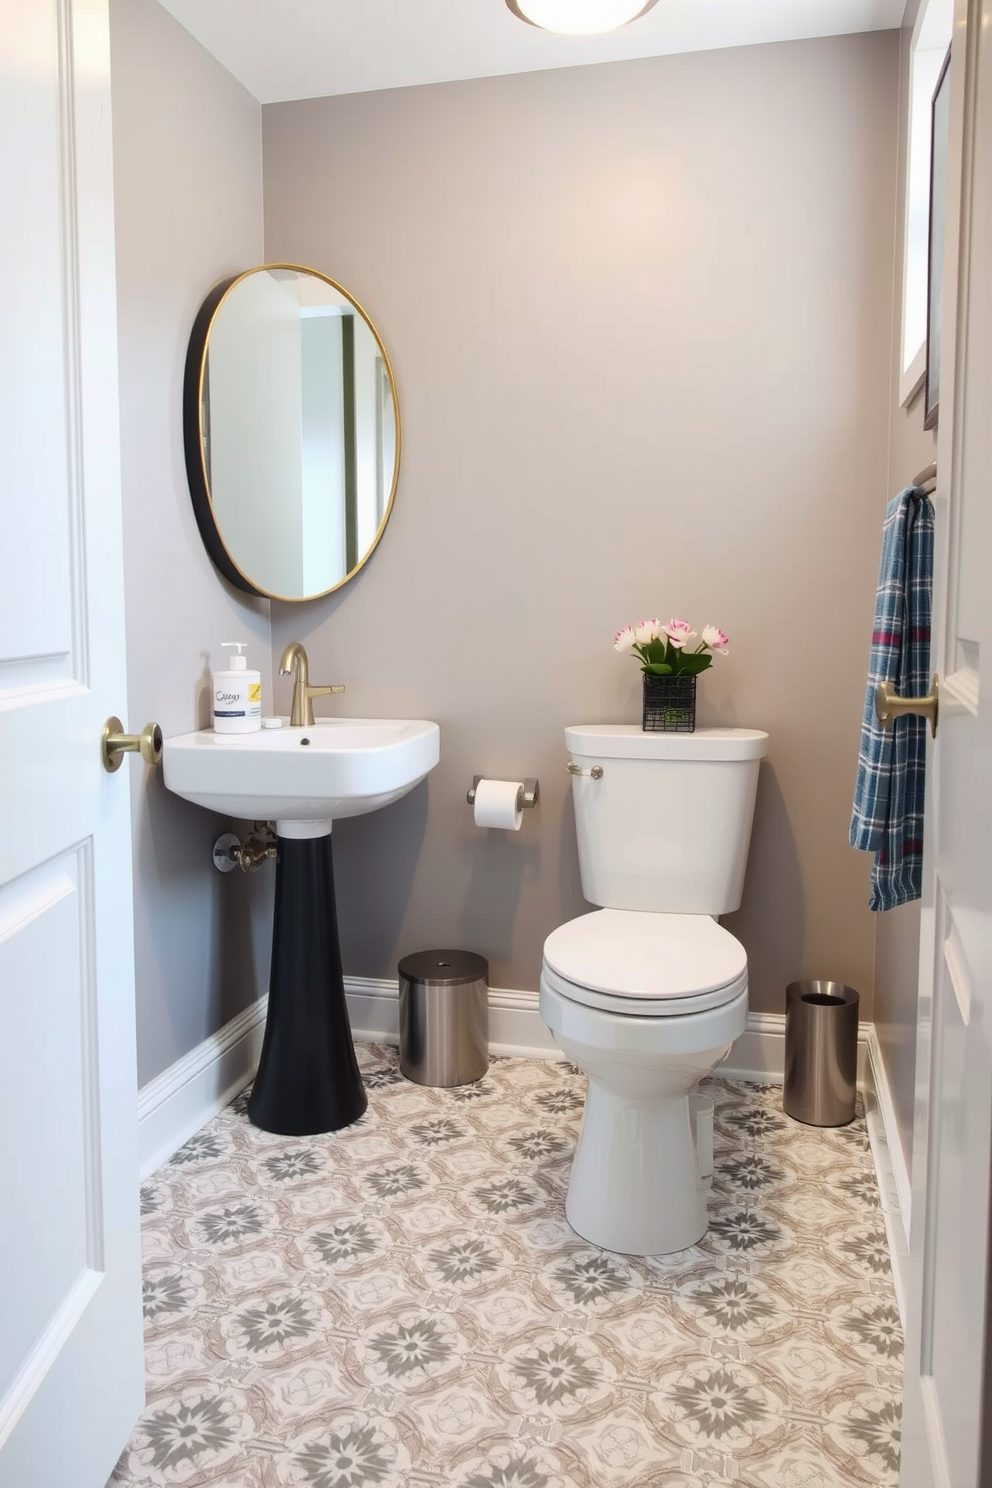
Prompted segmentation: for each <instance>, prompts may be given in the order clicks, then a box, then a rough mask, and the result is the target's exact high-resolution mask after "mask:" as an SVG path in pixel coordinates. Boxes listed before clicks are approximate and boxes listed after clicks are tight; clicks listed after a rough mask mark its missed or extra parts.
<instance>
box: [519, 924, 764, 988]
mask: <svg viewBox="0 0 992 1488" xmlns="http://www.w3.org/2000/svg"><path fill="white" fill-rule="evenodd" d="M544 962H545V967H546V968H550V970H551V971H552V972H556V973H557V975H558V977H560V978H562V979H564V981H565V982H568V983H572V984H573V985H574V986H575V987H577V988H582V989H588V990H589V991H591V992H593V993H596V994H598V996H597V997H596V999H595V1001H596V1004H597V1005H598V1006H601V1007H602V1006H609V1005H610V1003H609V999H610V998H617V999H618V1000H619V999H622V1000H623V1001H624V1003H626V1004H628V1005H630V1004H633V1005H638V1004H646V1003H661V1004H668V1003H676V1002H677V1003H681V1004H685V1003H686V1002H687V1001H689V1000H694V999H699V1002H698V1003H697V1002H695V1001H693V1002H692V1003H691V1006H693V1007H701V1006H702V1005H703V1004H705V1006H707V1007H713V1006H717V1005H719V1003H721V1002H723V1001H729V1000H730V998H731V997H734V996H736V995H737V994H738V993H739V992H740V991H741V990H742V989H743V988H744V987H746V986H747V954H746V952H745V950H744V947H743V946H742V945H741V943H740V941H739V940H735V939H734V937H733V936H732V935H731V934H730V931H729V930H724V928H723V926H722V925H718V924H717V922H716V920H713V919H710V917H709V915H687V914H652V913H649V912H646V911H641V910H631V909H598V910H595V911H594V912H593V913H592V914H587V915H581V916H580V917H579V918H578V919H577V920H569V921H568V923H567V924H565V925H560V926H559V927H558V929H557V930H554V931H552V933H551V934H550V935H549V936H548V938H547V940H546V941H545V942H544ZM562 990H563V991H564V990H565V989H564V988H563V989H562ZM566 995H567V994H566ZM601 999H602V1000H601ZM583 1000H585V999H583ZM674 1010H675V1009H674V1007H673V1008H672V1011H674ZM683 1010H688V1009H683V1007H680V1008H679V1011H680V1012H681V1011H683ZM644 1011H645V1012H647V1008H646V1007H645V1008H644ZM652 1011H653V1010H652ZM661 1011H663V1009H661Z"/></svg>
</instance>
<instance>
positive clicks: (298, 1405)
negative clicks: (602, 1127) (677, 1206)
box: [111, 1044, 902, 1488]
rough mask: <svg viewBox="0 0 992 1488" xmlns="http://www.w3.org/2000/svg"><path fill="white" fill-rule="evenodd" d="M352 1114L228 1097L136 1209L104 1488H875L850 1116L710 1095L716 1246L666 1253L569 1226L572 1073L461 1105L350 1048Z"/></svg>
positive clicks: (886, 1407) (860, 1221)
mask: <svg viewBox="0 0 992 1488" xmlns="http://www.w3.org/2000/svg"><path fill="white" fill-rule="evenodd" d="M358 1055H359V1063H360V1064H361V1066H362V1071H363V1075H364V1077H365V1082H366V1085H367V1086H368V1089H369V1110H368V1112H367V1113H366V1115H365V1116H364V1117H363V1118H362V1119H361V1121H359V1122H357V1123H356V1124H355V1125H354V1126H352V1127H349V1128H348V1129H347V1130H345V1131H342V1132H337V1133H333V1134H329V1135H327V1136H318V1137H302V1138H295V1137H277V1136H273V1135H271V1134H269V1133H266V1132H261V1131H258V1130H256V1128H254V1127H253V1126H251V1125H250V1123H249V1122H248V1120H247V1117H246V1115H245V1098H244V1096H241V1097H239V1099H238V1100H237V1101H235V1102H234V1104H233V1105H232V1106H230V1107H229V1108H228V1109H227V1110H226V1111H224V1112H222V1113H221V1114H220V1115H219V1116H217V1117H216V1118H215V1119H214V1120H213V1121H212V1122H211V1123H210V1125H209V1126H207V1127H205V1128H204V1129H203V1130H202V1131H201V1132H199V1133H197V1135H196V1136H195V1137H193V1138H192V1140H191V1141H189V1142H188V1143H187V1144H186V1146H185V1147H184V1148H182V1149H181V1150H180V1151H179V1152H178V1153H176V1155H175V1157H174V1158H173V1159H172V1160H171V1162H169V1163H168V1164H167V1165H166V1166H165V1167H164V1168H163V1169H161V1170H160V1171H159V1172H158V1173H156V1174H155V1175H154V1177H153V1178H152V1179H151V1180H149V1181H148V1182H147V1183H146V1184H145V1185H144V1186H143V1189H142V1210H143V1214H144V1219H143V1239H144V1293H145V1318H146V1353H147V1376H148V1386H147V1388H148V1403H147V1407H146V1409H145V1412H144V1414H143V1415H142V1417H141V1420H140V1422H139V1423H138V1426H137V1427H136V1428H135V1431H134V1434H133V1436H132V1439H131V1441H130V1443H129V1445H128V1447H127V1449H126V1450H125V1452H124V1453H123V1455H122V1457H121V1459H120V1462H119V1464H118V1466H117V1469H116V1471H115V1473H114V1477H113V1478H112V1480H111V1482H112V1484H114V1485H125V1484H126V1485H132V1484H134V1485H136V1484H142V1485H149V1484H151V1485H166V1484H168V1485H172V1484H183V1485H185V1488H201V1485H202V1488H206V1485H208V1484H209V1485H216V1488H295V1485H306V1488H408V1485H409V1488H413V1485H416V1488H723V1485H727V1484H734V1485H736V1488H759V1485H760V1488H841V1485H843V1488H852V1485H859V1484H871V1485H879V1484H895V1483H896V1481H897V1476H898V1461H899V1418H900V1399H901V1374H902V1342H901V1336H900V1328H899V1315H898V1312H897V1310H896V1303H895V1296H894V1293H893V1287H892V1278H891V1274H890V1269H889V1259H888V1250H887V1245H886V1238H885V1229H884V1224H883V1221H882V1214H881V1210H880V1207H879V1199H878V1192H877V1187H876V1183H875V1175H874V1170H873V1167H872V1160H871V1155H870V1153H869V1149H868V1139H867V1135H866V1131H865V1124H864V1120H863V1118H861V1117H859V1118H858V1119H857V1120H856V1121H855V1122H854V1123H853V1124H852V1125H851V1126H848V1127H840V1128H836V1129H832V1130H819V1129H814V1128H810V1127H804V1126H801V1125H798V1124H797V1123H795V1122H793V1121H791V1120H789V1119H788V1118H787V1117H785V1116H784V1115H783V1113H782V1109H781V1101H782V1092H781V1088H780V1087H773V1086H760V1085H750V1084H740V1083H734V1082H731V1081H726V1080H710V1081H707V1082H706V1086H705V1089H706V1092H707V1094H709V1095H710V1096H712V1097H713V1099H714V1100H715V1102H716V1119H715V1172H714V1178H713V1184H712V1188H711V1191H710V1196H709V1212H710V1227H709V1230H708V1232H707V1234H706V1236H705V1237H704V1239H703V1240H702V1241H701V1242H700V1244H698V1245H696V1246H694V1247H693V1248H692V1249H691V1250H685V1251H681V1252H679V1253H678V1254H676V1255H669V1256H659V1257H649V1258H646V1259H644V1258H637V1257H627V1256H621V1255H616V1254H613V1253H611V1252H607V1251H601V1250H598V1249H597V1248H596V1247H594V1246H591V1245H589V1244H588V1243H587V1242H586V1241H584V1240H582V1239H580V1238H579V1237H578V1236H577V1235H575V1234H574V1232H573V1231H572V1230H571V1229H570V1228H569V1227H568V1224H567V1223H566V1221H565V1214H564V1200H565V1193H566V1189H567V1185H568V1176H569V1167H570V1164H571V1158H572V1151H573V1148H574V1144H575V1138H576V1135H577V1132H578V1126H579V1121H580V1118H581V1113H582V1105H583V1100H584V1094H585V1083H584V1079H583V1077H582V1076H581V1075H580V1074H579V1073H578V1072H577V1071H576V1070H574V1069H573V1068H572V1067H571V1066H570V1065H567V1064H561V1063H551V1062H543V1061H539V1060H528V1059H506V1058H503V1059H494V1060H493V1062H492V1064H491V1067H490V1071H489V1074H488V1075H487V1076H486V1077H485V1079H483V1080H482V1081H481V1082H479V1083H478V1084H476V1085H469V1086H463V1087H461V1088H459V1089H455V1090H436V1089H430V1088H427V1087H424V1086H420V1085H413V1084H410V1083H409V1082H407V1081H406V1080H404V1079H403V1078H402V1076H401V1075H400V1073H399V1070H398V1068H397V1055H396V1051H395V1050H394V1049H391V1048H388V1047H385V1046H383V1045H374V1044H364V1045H360V1046H359V1049H358Z"/></svg>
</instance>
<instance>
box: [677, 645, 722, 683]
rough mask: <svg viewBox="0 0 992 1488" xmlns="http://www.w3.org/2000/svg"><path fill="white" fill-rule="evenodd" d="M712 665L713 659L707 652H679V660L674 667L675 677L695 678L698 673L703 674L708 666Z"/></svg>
mask: <svg viewBox="0 0 992 1488" xmlns="http://www.w3.org/2000/svg"><path fill="white" fill-rule="evenodd" d="M712 665H713V657H712V656H711V655H710V653H709V652H708V651H690V652H688V653H686V652H685V651H680V652H679V659H678V662H677V663H676V666H675V672H676V674H677V675H680V676H683V677H695V676H698V674H699V673H700V672H705V670H706V668H707V667H708V666H712Z"/></svg>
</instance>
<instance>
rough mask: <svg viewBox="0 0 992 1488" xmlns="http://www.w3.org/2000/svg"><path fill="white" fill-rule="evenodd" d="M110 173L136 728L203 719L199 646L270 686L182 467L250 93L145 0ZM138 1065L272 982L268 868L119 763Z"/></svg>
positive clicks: (119, 2) (122, 18)
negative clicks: (231, 647) (128, 837)
mask: <svg viewBox="0 0 992 1488" xmlns="http://www.w3.org/2000/svg"><path fill="white" fill-rule="evenodd" d="M111 48H112V65H113V109H114V170H115V198H116V215H117V283H118V325H119V330H120V386H121V461H122V477H123V491H124V563H125V576H126V577H125V588H126V594H125V599H126V616H127V656H128V696H127V700H126V702H125V699H123V698H122V699H121V713H122V715H124V716H125V721H126V722H127V723H128V724H129V725H130V726H131V727H133V728H135V729H140V728H141V727H142V726H143V725H144V724H145V723H146V722H147V721H148V720H149V719H151V718H154V719H156V720H157V721H158V722H159V723H160V724H161V725H162V728H163V729H164V731H165V733H166V735H168V734H175V733H183V732H186V731H188V730H190V729H194V728H199V727H203V726H204V725H205V724H207V723H208V722H209V698H208V697H207V695H206V682H207V675H208V673H209V670H210V659H211V656H212V657H213V661H214V665H216V664H217V658H218V656H219V654H220V653H219V652H218V650H217V647H218V645H219V643H220V642H221V641H229V640H247V641H248V642H249V643H250V645H249V656H250V658H251V664H253V665H255V666H257V667H260V669H261V671H262V678H263V692H264V696H265V698H266V700H267V701H268V699H270V698H271V692H270V691H269V685H270V677H271V659H270V649H271V636H270V625H269V614H268V604H267V602H259V601H251V600H249V599H248V597H247V596H246V595H241V594H238V593H237V592H236V591H235V590H233V589H231V588H229V587H228V586H226V585H225V584H224V582H223V581H222V580H221V579H219V578H218V576H217V574H216V572H215V571H214V569H213V567H212V565H211V563H210V561H209V559H208V558H207V555H206V553H205V551H204V549H203V545H202V543H201V542H200V538H199V535H198V533H197V530H196V525H195V522H194V520H193V512H192V508H191V506H190V500H189V494H188V490H187V486H186V473H185V468H184V465H183V452H182V423H181V390H182V376H183V364H184V359H185V354H186V338H187V336H188V334H189V328H190V326H191V324H192V321H193V316H194V314H195V312H196V310H197V308H198V306H199V304H200V301H201V300H202V298H203V296H204V294H205V293H206V291H207V290H208V289H209V288H210V287H211V285H212V284H214V283H215V281H216V280H217V279H219V278H220V277H221V276H222V275H224V274H226V273H231V272H233V271H235V270H238V269H242V268H245V267H246V266H247V265H249V264H253V263H258V262H260V261H261V259H262V170H261V122H260V110H259V106H258V104H257V103H256V101H255V100H254V99H253V98H252V97H251V96H250V94H248V93H247V92H246V91H245V90H244V89H243V88H242V87H241V85H240V84H239V83H237V82H235V80H234V79H233V78H232V77H231V76H230V74H229V73H227V72H226V71H225V70H224V69H223V68H222V67H221V66H220V65H219V63H217V62H215V61H214V60H213V58H212V57H210V56H208V55H207V53H206V52H205V51H204V50H203V49H202V48H201V47H200V46H199V44H198V43H197V42H195V41H194V40H193V39H192V37H191V36H190V35H189V34H188V32H186V31H184V30H183V29H182V27H181V26H179V25H178V24H177V23H176V22H175V21H174V20H173V19H172V17H171V16H169V15H168V14H167V13H166V12H165V11H164V10H163V9H162V8H161V7H160V6H159V5H157V4H156V3H155V0H112V3H111ZM130 773H131V787H132V813H133V822H134V913H135V955H136V963H137V964H136V972H137V1019H138V1080H139V1084H142V1085H143V1084H145V1083H147V1082H148V1081H149V1080H151V1079H153V1078H154V1076H155V1075H157V1074H159V1073H160V1072H161V1071H162V1070H163V1069H165V1068H167V1066H169V1065H170V1064H172V1063H174V1061H175V1060H177V1059H179V1058H181V1057H182V1055H184V1054H186V1053H187V1052H188V1051H189V1050H190V1049H192V1048H194V1047H195V1045H196V1044H198V1043H200V1042H201V1040H203V1039H204V1038H206V1037H207V1036H208V1035H209V1034H211V1033H213V1032H215V1031H216V1030H217V1029H218V1028H220V1027H221V1026H222V1025H223V1024H224V1023H226V1022H227V1021H228V1020H229V1019H230V1018H233V1017H234V1016H235V1015H236V1014H237V1013H239V1012H240V1011H241V1010H242V1009H243V1008H245V1007H246V1006H247V1005H248V1004H249V1003H250V1002H252V1001H253V1000H254V999H255V998H256V997H258V996H259V995H260V993H262V992H263V991H264V990H265V989H266V987H267V985H268V941H269V913H268V905H267V903H266V896H267V895H269V894H270V893H271V875H270V874H260V875H259V876H258V878H257V879H251V880H247V879H244V878H242V876H241V875H240V874H238V875H233V874H232V875H230V876H228V877H225V878H222V877H221V876H220V875H219V874H218V873H217V872H216V871H215V870H214V868H213V866H212V864H211V861H210V848H211V845H212V843H213V841H214V839H215V838H216V837H217V835H218V834H219V832H220V831H223V830H227V829H228V828H229V825H230V824H229V823H228V822H226V821H225V819H223V818H219V817H214V816H212V815H211V814H210V813H208V812H206V811H201V810H200V809H199V808H198V807H196V806H188V805H187V804H186V803H185V802H184V801H181V800H179V798H178V797H176V796H171V795H169V793H168V792H167V791H166V790H165V788H164V786H163V784H162V777H161V771H157V772H154V773H149V772H145V771H144V770H143V769H142V768H141V767H140V766H139V764H138V762H137V761H133V762H132V763H131V765H130Z"/></svg>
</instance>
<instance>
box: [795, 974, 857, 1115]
mask: <svg viewBox="0 0 992 1488" xmlns="http://www.w3.org/2000/svg"><path fill="white" fill-rule="evenodd" d="M858 1001H859V999H858V994H857V992H855V990H854V988H853V987H845V985H844V983H843V982H825V981H804V982H790V983H789V985H788V986H787V987H786V989H785V1090H784V1092H783V1096H782V1108H783V1110H784V1111H785V1113H786V1115H787V1116H793V1117H795V1119H796V1120H797V1121H804V1122H805V1123H806V1125H807V1126H846V1125H847V1123H848V1122H849V1121H853V1120H854V1097H855V1092H856V1087H857V1075H858Z"/></svg>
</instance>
